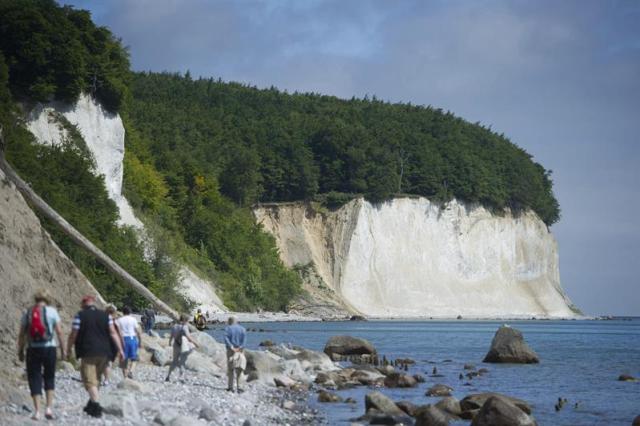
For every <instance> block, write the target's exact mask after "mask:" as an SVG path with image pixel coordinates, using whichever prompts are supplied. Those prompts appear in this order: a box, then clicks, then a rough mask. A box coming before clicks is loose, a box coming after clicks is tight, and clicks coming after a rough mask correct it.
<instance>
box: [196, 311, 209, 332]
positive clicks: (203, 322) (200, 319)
mask: <svg viewBox="0 0 640 426" xmlns="http://www.w3.org/2000/svg"><path fill="white" fill-rule="evenodd" d="M193 323H194V324H195V326H196V328H197V329H198V330H200V331H202V330H204V329H205V328H207V319H206V318H205V317H204V315H202V309H200V308H198V312H196V314H195V315H194V316H193Z"/></svg>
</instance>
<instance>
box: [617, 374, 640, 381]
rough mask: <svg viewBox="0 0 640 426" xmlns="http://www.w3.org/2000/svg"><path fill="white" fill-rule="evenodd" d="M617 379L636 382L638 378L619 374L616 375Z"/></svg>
mask: <svg viewBox="0 0 640 426" xmlns="http://www.w3.org/2000/svg"><path fill="white" fill-rule="evenodd" d="M618 380H619V381H621V382H637V381H638V379H636V378H635V377H633V376H631V375H629V374H621V375H620V376H618Z"/></svg>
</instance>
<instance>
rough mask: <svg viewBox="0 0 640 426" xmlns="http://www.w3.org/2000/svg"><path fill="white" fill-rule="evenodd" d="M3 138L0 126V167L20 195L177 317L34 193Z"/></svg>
mask: <svg viewBox="0 0 640 426" xmlns="http://www.w3.org/2000/svg"><path fill="white" fill-rule="evenodd" d="M3 147H4V140H3V137H2V128H0V169H1V170H2V171H3V172H4V173H5V175H6V177H7V179H9V181H11V182H12V183H13V184H14V185H15V186H16V188H17V189H18V191H20V193H21V194H22V196H23V197H24V198H25V199H26V200H27V201H28V202H29V203H30V204H31V205H32V206H33V207H35V208H36V209H37V210H38V211H39V212H40V213H42V214H43V215H44V216H45V217H47V218H48V219H50V220H51V221H52V222H53V223H55V224H56V225H57V226H58V227H59V228H60V229H61V230H62V232H64V233H65V234H66V235H67V236H68V237H69V238H71V239H72V240H73V241H74V242H75V243H76V244H78V245H79V246H80V247H82V248H83V249H85V250H87V251H88V252H89V253H91V255H92V256H93V257H95V258H96V259H97V260H98V262H100V263H102V264H103V265H104V267H105V268H107V269H108V270H109V271H111V272H112V273H113V274H114V275H116V276H117V277H118V278H120V279H121V280H122V281H123V282H124V283H125V284H127V285H128V286H129V287H131V288H133V289H134V290H135V291H136V292H137V293H138V294H140V295H141V296H142V297H144V298H145V299H147V300H148V301H149V302H151V303H152V304H153V305H154V306H155V307H156V308H157V309H158V310H159V311H162V312H164V313H166V314H167V315H169V316H170V317H172V318H173V319H175V320H178V319H179V315H178V313H177V312H176V311H175V310H173V309H172V308H171V307H169V305H167V304H166V303H164V302H163V301H162V300H160V299H159V298H158V297H156V296H155V295H154V294H153V293H151V291H149V289H148V288H146V287H145V286H144V285H142V284H141V283H140V281H138V280H137V279H135V278H134V277H133V276H132V275H131V274H129V273H128V272H127V271H126V270H124V269H123V268H122V267H121V266H120V265H118V264H117V263H116V262H114V261H113V259H111V258H110V257H109V256H107V255H106V254H105V253H104V252H103V251H102V250H100V249H99V248H98V247H96V246H95V245H94V244H93V243H92V242H91V241H89V240H88V239H86V238H85V237H84V235H82V234H81V233H80V232H78V231H77V230H76V229H75V228H74V227H73V226H71V224H70V223H69V222H67V221H66V220H65V219H64V218H63V217H62V216H60V215H59V214H58V213H57V212H56V211H55V210H54V209H52V208H51V207H50V206H49V205H48V204H47V203H46V202H44V200H43V199H42V198H40V197H39V196H38V194H36V193H35V192H34V191H33V190H32V189H31V187H30V186H29V185H28V184H27V183H26V182H25V181H23V180H22V178H20V176H18V174H17V173H16V172H15V170H13V168H12V167H11V165H10V164H9V163H8V162H7V160H6V159H5V157H4V150H3V149H2V148H3Z"/></svg>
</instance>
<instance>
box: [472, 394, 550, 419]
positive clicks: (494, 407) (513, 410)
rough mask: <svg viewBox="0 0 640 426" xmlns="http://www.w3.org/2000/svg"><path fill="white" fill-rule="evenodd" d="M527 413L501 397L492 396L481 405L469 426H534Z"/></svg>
mask: <svg viewBox="0 0 640 426" xmlns="http://www.w3.org/2000/svg"><path fill="white" fill-rule="evenodd" d="M536 425H537V423H536V421H535V420H534V419H533V417H531V416H530V415H529V414H528V413H525V412H524V411H523V410H522V409H521V408H519V407H518V406H516V405H515V404H513V403H512V402H511V401H510V400H509V399H507V398H504V397H502V396H492V397H490V398H489V399H487V401H486V402H485V403H484V404H483V405H482V408H481V409H480V411H479V412H478V414H477V415H476V416H475V417H474V418H473V421H472V422H471V426H536Z"/></svg>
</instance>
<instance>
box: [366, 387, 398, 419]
mask: <svg viewBox="0 0 640 426" xmlns="http://www.w3.org/2000/svg"><path fill="white" fill-rule="evenodd" d="M364 408H365V410H366V411H367V412H369V411H370V410H371V409H373V410H376V411H378V412H380V413H384V414H390V415H392V416H404V415H405V412H404V411H402V410H401V409H400V408H399V407H398V406H397V405H396V403H395V402H393V401H392V400H391V399H390V398H389V397H387V396H385V395H383V394H382V393H380V392H377V391H376V392H370V393H368V394H367V395H366V396H365V397H364Z"/></svg>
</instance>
